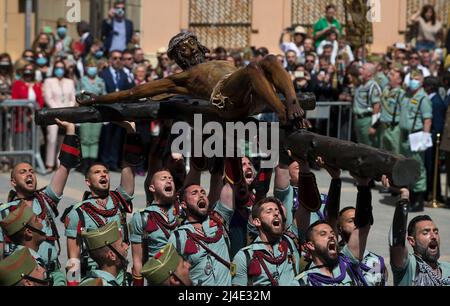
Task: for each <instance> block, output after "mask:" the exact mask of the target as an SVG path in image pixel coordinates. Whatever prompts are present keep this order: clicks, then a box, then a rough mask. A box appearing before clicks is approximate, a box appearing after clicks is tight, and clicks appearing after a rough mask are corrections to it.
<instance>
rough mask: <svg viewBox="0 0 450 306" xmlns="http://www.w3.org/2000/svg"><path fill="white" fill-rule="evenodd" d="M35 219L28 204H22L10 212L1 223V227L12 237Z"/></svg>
mask: <svg viewBox="0 0 450 306" xmlns="http://www.w3.org/2000/svg"><path fill="white" fill-rule="evenodd" d="M32 217H33V210H32V209H31V207H29V206H28V205H27V204H26V203H23V202H22V203H21V204H19V206H18V207H17V209H16V210H14V211H12V212H10V213H9V214H8V216H6V218H5V219H3V220H2V221H1V222H0V226H1V227H2V229H3V230H4V231H5V233H6V235H8V236H12V235H14V234H15V233H17V232H19V231H20V230H21V229H23V228H24V227H25V225H27V224H28V222H30V220H31V218H32Z"/></svg>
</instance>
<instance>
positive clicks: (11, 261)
mask: <svg viewBox="0 0 450 306" xmlns="http://www.w3.org/2000/svg"><path fill="white" fill-rule="evenodd" d="M47 285H48V281H47V280H46V271H45V268H44V267H42V266H40V265H38V264H37V263H36V260H35V259H34V258H33V256H31V253H30V251H29V249H28V248H23V249H20V250H16V251H15V252H14V253H12V254H11V255H10V256H8V257H7V258H6V259H3V260H2V261H0V286H47Z"/></svg>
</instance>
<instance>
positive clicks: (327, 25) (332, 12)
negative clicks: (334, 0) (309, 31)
mask: <svg viewBox="0 0 450 306" xmlns="http://www.w3.org/2000/svg"><path fill="white" fill-rule="evenodd" d="M325 10H326V14H325V17H323V18H321V19H319V20H318V21H317V22H316V23H315V24H314V32H313V36H314V39H315V40H316V48H318V47H319V45H320V43H321V42H322V40H324V39H325V38H326V37H327V35H328V32H330V31H332V30H334V31H337V32H338V33H339V36H341V35H342V26H341V24H340V23H339V21H337V19H336V18H335V17H336V6H335V5H334V4H330V5H327V7H326V8H325Z"/></svg>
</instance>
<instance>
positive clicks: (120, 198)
mask: <svg viewBox="0 0 450 306" xmlns="http://www.w3.org/2000/svg"><path fill="white" fill-rule="evenodd" d="M132 200H133V197H132V196H130V195H128V194H127V193H126V191H125V190H124V189H123V187H122V186H119V187H118V188H117V189H116V190H115V191H113V192H110V195H109V197H108V199H107V202H106V206H105V208H103V207H100V206H99V205H98V204H97V202H96V200H95V199H93V198H92V197H90V198H88V199H86V200H85V201H82V202H80V203H77V204H75V205H74V206H73V208H72V209H71V210H70V212H69V213H68V214H67V216H66V218H65V220H64V225H65V228H66V231H65V235H66V237H67V238H72V239H76V238H77V237H80V235H81V232H82V231H83V230H92V229H98V228H100V227H102V226H103V225H105V224H108V223H110V222H113V221H115V222H117V224H118V225H119V226H121V229H122V232H123V233H124V237H123V238H124V240H125V241H127V239H128V234H127V233H128V225H127V223H126V214H127V212H128V211H129V208H128V207H126V206H127V205H130V204H129V203H130V202H131V201H132ZM81 251H82V254H81V256H82V264H83V266H84V267H83V271H84V270H86V271H91V270H94V269H96V268H97V264H96V263H95V262H94V261H93V260H92V258H90V257H89V256H87V254H86V252H85V250H84V248H82V250H81ZM82 276H84V275H82Z"/></svg>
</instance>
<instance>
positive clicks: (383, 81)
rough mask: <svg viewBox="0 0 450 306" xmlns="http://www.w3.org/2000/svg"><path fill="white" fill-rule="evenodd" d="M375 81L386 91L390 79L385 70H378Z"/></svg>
mask: <svg viewBox="0 0 450 306" xmlns="http://www.w3.org/2000/svg"><path fill="white" fill-rule="evenodd" d="M375 82H377V84H378V85H379V86H380V88H381V91H384V90H385V89H386V88H387V87H388V85H389V79H388V77H387V76H386V75H385V74H384V72H383V71H379V72H377V74H376V75H375Z"/></svg>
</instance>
